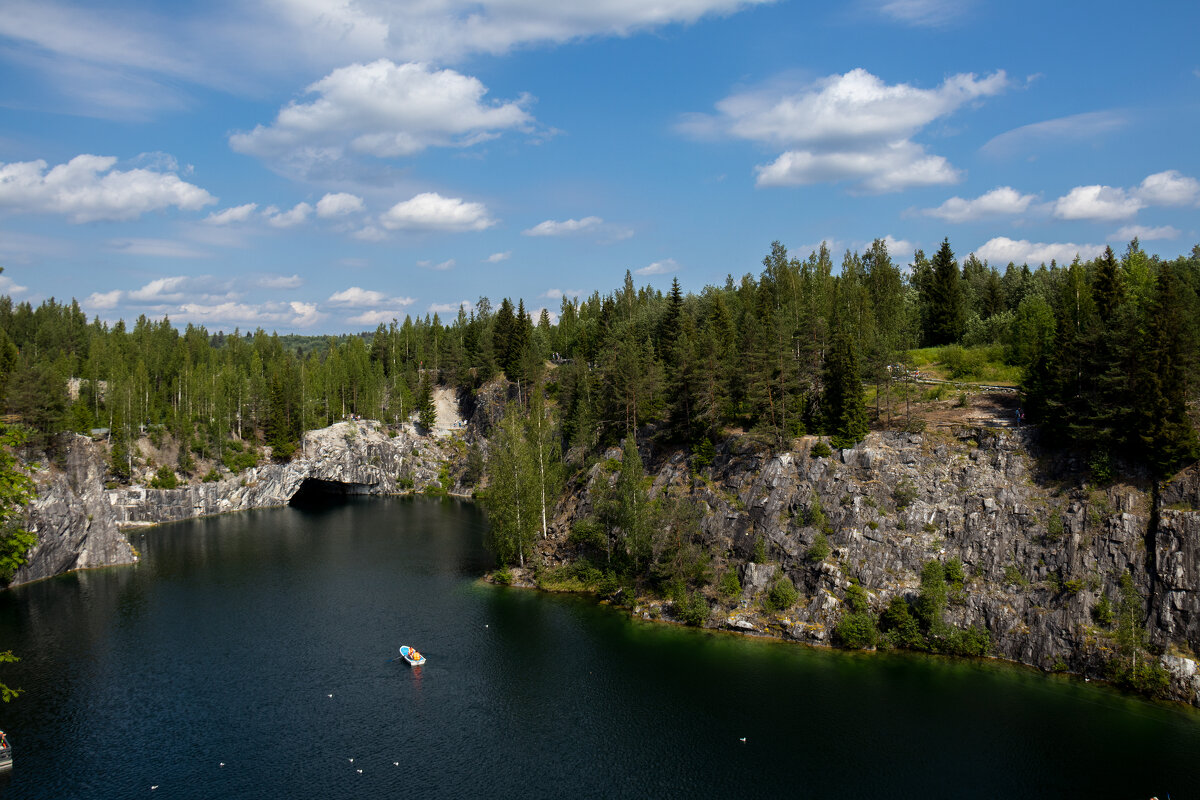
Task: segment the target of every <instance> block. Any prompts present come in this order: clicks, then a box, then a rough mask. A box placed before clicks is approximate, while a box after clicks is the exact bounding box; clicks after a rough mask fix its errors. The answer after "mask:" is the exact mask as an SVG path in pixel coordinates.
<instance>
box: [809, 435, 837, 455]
mask: <svg viewBox="0 0 1200 800" xmlns="http://www.w3.org/2000/svg"><path fill="white" fill-rule="evenodd" d="M808 453H809V455H811V456H812V457H813V458H828V457H829V456H830V455H832V454H833V450H831V449H830V448H829V445H827V444H825V441H824V440H823V439H818V440H817V443H816V444H814V445H813V446H812V447H811V448H810V449H809V451H808Z"/></svg>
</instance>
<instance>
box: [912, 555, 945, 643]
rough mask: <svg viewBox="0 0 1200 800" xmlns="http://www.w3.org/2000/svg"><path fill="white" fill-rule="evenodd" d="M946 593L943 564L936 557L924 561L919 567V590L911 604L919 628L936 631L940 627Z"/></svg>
mask: <svg viewBox="0 0 1200 800" xmlns="http://www.w3.org/2000/svg"><path fill="white" fill-rule="evenodd" d="M948 594H949V590H948V588H947V586H946V568H945V566H944V565H943V564H942V562H940V561H938V560H936V559H931V560H929V561H926V562H925V564H924V565H923V566H922V567H921V590H920V592H919V593H918V595H917V602H916V603H915V604H914V606H913V610H914V611H915V612H916V617H917V621H918V622H919V623H920V624H921V630H923V631H926V632H927V633H928V632H931V631H934V632H936V631H938V630H939V629H940V628H941V627H942V625H943V624H944V623H943V622H942V613H943V612H944V611H945V609H946V602H947V599H948Z"/></svg>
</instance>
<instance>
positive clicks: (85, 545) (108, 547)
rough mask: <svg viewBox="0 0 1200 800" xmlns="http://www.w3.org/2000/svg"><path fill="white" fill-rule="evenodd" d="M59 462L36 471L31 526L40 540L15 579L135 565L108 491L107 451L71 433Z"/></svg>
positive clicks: (35, 578) (29, 521)
mask: <svg viewBox="0 0 1200 800" xmlns="http://www.w3.org/2000/svg"><path fill="white" fill-rule="evenodd" d="M61 452H62V453H63V456H62V459H61V463H60V464H59V465H57V466H54V467H51V466H48V465H46V464H45V462H41V463H40V464H39V466H38V467H36V468H35V469H34V471H33V478H34V482H35V483H36V485H37V497H36V498H35V499H34V500H33V502H31V503H30V505H29V519H28V527H29V530H30V531H32V532H34V533H36V534H37V537H38V541H37V544H36V545H35V546H34V548H33V549H32V550H31V551H30V552H29V563H27V564H26V565H25V566H23V567H21V569H20V570H18V571H17V573H16V575H14V576H13V580H12V583H13V584H14V585H15V584H18V583H28V582H29V581H36V580H40V579H42V578H49V577H51V576H52V575H58V574H60V573H63V572H69V571H70V570H73V569H85V568H88V567H105V566H113V565H116V564H131V563H133V562H135V561H136V560H137V556H136V555H135V554H134V552H133V548H132V547H130V545H129V542H128V540H126V538H125V536H124V534H122V533H121V532H120V531H119V530H118V529H117V525H116V519H115V518H114V516H113V513H112V508H111V506H109V503H108V500H107V498H106V497H105V494H104V476H105V469H106V461H105V458H104V454H103V450H102V448H100V447H99V446H97V445H95V444H94V443H93V442H92V441H91V439H88V438H87V437H86V436H78V435H75V434H68V435H67V436H66V437H65V438H64V440H63V442H62V445H61Z"/></svg>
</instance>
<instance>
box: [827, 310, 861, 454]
mask: <svg viewBox="0 0 1200 800" xmlns="http://www.w3.org/2000/svg"><path fill="white" fill-rule="evenodd" d="M824 406H825V413H826V415H827V420H828V421H827V423H826V424H827V426H828V427H827V429H828V430H829V432H830V434H831V436H832V441H833V444H834V446H835V447H840V448H845V447H853V446H854V445H856V444H857V443H858V442H860V441H862V439H863V437H864V436H866V435H867V431H868V430H869V428H868V426H867V410H866V406H865V404H864V402H863V389H862V378H861V377H860V373H859V358H858V353H857V351H856V349H855V347H854V340H853V339H852V338H851V336H850V334H849V332H848V331H847V330H846V329H845V327H844V326H843V325H841V324H839V325H838V326H837V329H836V331H835V333H834V335H833V346H832V348H831V349H830V352H829V358H828V359H827V360H826V364H825V402H824Z"/></svg>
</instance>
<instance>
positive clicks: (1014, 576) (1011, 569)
mask: <svg viewBox="0 0 1200 800" xmlns="http://www.w3.org/2000/svg"><path fill="white" fill-rule="evenodd" d="M1004 583H1005V585H1008V586H1021V587H1024V586H1028V585H1029V579H1028V578H1026V577H1025V575H1024V574H1023V573H1022V572H1021V570H1020V569H1018V568H1017V566H1016V565H1015V564H1008V565H1007V566H1005V567H1004Z"/></svg>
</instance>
